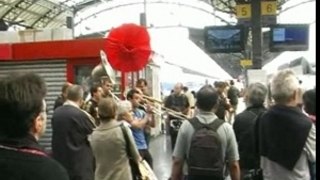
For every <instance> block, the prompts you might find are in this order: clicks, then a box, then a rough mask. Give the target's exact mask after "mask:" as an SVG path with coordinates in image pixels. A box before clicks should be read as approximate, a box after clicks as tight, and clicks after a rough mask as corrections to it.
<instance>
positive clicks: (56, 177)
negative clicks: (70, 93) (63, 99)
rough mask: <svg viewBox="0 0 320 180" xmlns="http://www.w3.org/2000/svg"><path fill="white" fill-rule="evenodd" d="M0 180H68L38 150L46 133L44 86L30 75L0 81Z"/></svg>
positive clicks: (23, 74) (15, 75)
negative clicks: (40, 141) (42, 136)
mask: <svg viewBox="0 0 320 180" xmlns="http://www.w3.org/2000/svg"><path fill="white" fill-rule="evenodd" d="M0 92H1V93H0V179H1V180H2V179H3V180H21V179H23V180H44V179H46V180H68V179H69V178H68V174H67V171H66V170H65V169H64V168H63V167H62V166H61V165H60V164H59V163H58V162H56V161H55V160H53V159H51V158H50V157H49V156H48V154H47V153H46V152H45V151H44V150H43V149H42V147H40V145H39V144H38V140H39V138H40V136H41V135H42V134H43V133H44V131H45V129H46V119H47V117H46V104H45V101H44V97H45V95H46V86H45V83H44V80H43V79H42V78H40V77H39V76H38V75H36V74H33V73H22V72H21V73H15V74H11V75H9V76H8V77H5V78H3V79H0Z"/></svg>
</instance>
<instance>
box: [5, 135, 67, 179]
mask: <svg viewBox="0 0 320 180" xmlns="http://www.w3.org/2000/svg"><path fill="white" fill-rule="evenodd" d="M0 144H1V146H3V147H13V148H15V149H22V148H23V149H33V150H37V152H42V153H44V151H43V150H42V148H41V147H40V146H39V145H38V143H37V142H36V140H35V138H34V137H33V136H28V137H26V138H22V139H16V140H5V139H1V140H0ZM44 154H45V153H44ZM0 179H1V180H2V179H3V180H44V179H45V180H68V179H69V177H68V173H67V171H66V170H65V169H64V168H63V167H62V166H61V165H60V164H59V163H58V162H56V161H55V160H54V159H51V158H50V157H48V156H46V155H40V154H32V153H28V152H18V151H15V150H8V149H5V148H0Z"/></svg>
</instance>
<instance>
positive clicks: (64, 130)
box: [52, 105, 94, 180]
mask: <svg viewBox="0 0 320 180" xmlns="http://www.w3.org/2000/svg"><path fill="white" fill-rule="evenodd" d="M92 130H93V123H92V122H91V121H90V120H89V117H88V116H87V115H86V114H85V113H84V112H83V111H82V110H81V109H79V108H77V107H75V106H72V105H63V106H61V107H59V108H57V109H56V110H55V111H54V114H53V117H52V155H53V158H54V159H56V160H57V161H58V162H60V163H61V164H62V165H63V166H64V167H65V168H66V169H67V171H68V173H69V176H70V180H93V178H94V157H93V153H92V150H91V147H90V144H89V141H88V135H89V134H91V133H92Z"/></svg>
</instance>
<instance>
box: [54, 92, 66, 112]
mask: <svg viewBox="0 0 320 180" xmlns="http://www.w3.org/2000/svg"><path fill="white" fill-rule="evenodd" d="M64 102H65V99H64V98H63V96H62V95H59V96H58V97H57V99H56V100H55V101H54V105H53V110H55V109H57V108H58V107H60V106H62V105H63V103H64Z"/></svg>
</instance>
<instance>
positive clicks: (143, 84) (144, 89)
mask: <svg viewBox="0 0 320 180" xmlns="http://www.w3.org/2000/svg"><path fill="white" fill-rule="evenodd" d="M136 88H137V90H138V91H141V94H142V95H145V96H149V94H148V83H147V81H146V80H145V79H142V78H141V79H138V81H137V82H136ZM141 104H142V105H147V104H148V105H152V103H151V102H148V101H146V100H142V101H141ZM139 108H140V109H141V110H143V111H145V112H146V109H145V108H144V107H143V106H140V107H139ZM151 118H153V119H154V116H152V117H151ZM144 135H145V137H146V141H147V144H148V145H149V143H150V138H151V127H150V126H149V125H146V127H145V128H144Z"/></svg>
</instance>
